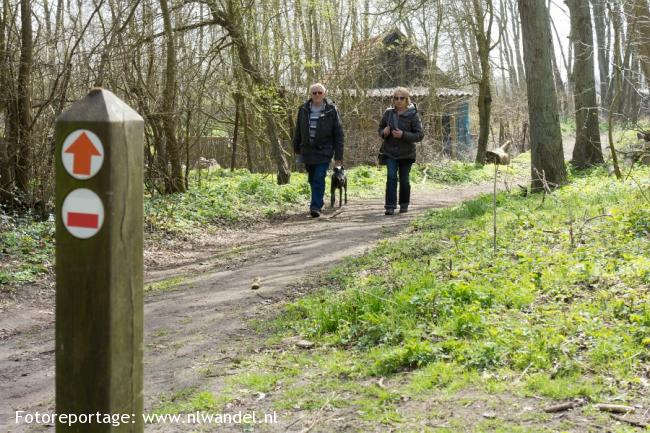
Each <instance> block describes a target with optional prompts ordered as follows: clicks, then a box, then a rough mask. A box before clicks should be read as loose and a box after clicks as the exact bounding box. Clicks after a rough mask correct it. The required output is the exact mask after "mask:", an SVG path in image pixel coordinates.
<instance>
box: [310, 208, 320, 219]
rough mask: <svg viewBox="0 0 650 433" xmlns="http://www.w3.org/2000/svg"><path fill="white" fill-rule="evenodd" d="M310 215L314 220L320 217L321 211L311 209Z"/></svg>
mask: <svg viewBox="0 0 650 433" xmlns="http://www.w3.org/2000/svg"><path fill="white" fill-rule="evenodd" d="M309 215H311V216H312V218H318V217H319V216H320V210H318V209H311V210H310V211H309Z"/></svg>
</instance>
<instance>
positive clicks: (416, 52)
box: [325, 29, 453, 88]
mask: <svg viewBox="0 0 650 433" xmlns="http://www.w3.org/2000/svg"><path fill="white" fill-rule="evenodd" d="M325 81H326V82H329V83H344V82H351V81H356V82H358V84H359V85H361V86H364V87H367V88H384V87H386V88H387V87H391V86H397V85H402V86H419V85H423V84H425V83H426V82H429V81H435V82H436V83H437V84H438V85H441V86H451V85H453V82H452V80H451V79H450V78H449V77H448V76H447V75H446V74H445V73H444V72H443V71H442V70H441V69H440V68H438V67H437V66H435V65H429V62H428V60H427V56H426V54H425V53H424V52H423V51H422V50H421V49H420V48H419V47H418V46H417V45H415V44H414V43H413V42H412V41H411V40H410V39H409V38H408V37H406V36H405V35H404V34H403V33H402V32H401V31H400V30H398V29H392V30H390V31H388V32H386V33H384V34H381V35H378V36H375V37H373V38H369V39H366V40H363V41H359V42H357V43H355V44H354V45H353V46H352V48H351V49H350V51H349V52H348V53H347V55H345V56H344V57H343V58H342V59H341V61H340V62H339V64H338V66H337V67H336V68H335V69H334V70H332V71H331V72H330V73H329V74H328V75H327V76H326V78H325Z"/></svg>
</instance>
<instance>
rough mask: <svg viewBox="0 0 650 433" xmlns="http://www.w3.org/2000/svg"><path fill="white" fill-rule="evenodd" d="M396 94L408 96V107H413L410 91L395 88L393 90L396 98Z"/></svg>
mask: <svg viewBox="0 0 650 433" xmlns="http://www.w3.org/2000/svg"><path fill="white" fill-rule="evenodd" d="M396 93H401V94H402V96H406V106H407V107H408V106H409V105H411V92H409V89H407V88H406V87H395V89H394V90H393V96H395V94H396Z"/></svg>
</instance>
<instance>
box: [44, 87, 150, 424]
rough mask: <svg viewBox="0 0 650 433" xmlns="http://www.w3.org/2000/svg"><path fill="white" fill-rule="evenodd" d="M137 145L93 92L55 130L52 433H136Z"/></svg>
mask: <svg viewBox="0 0 650 433" xmlns="http://www.w3.org/2000/svg"><path fill="white" fill-rule="evenodd" d="M143 135H144V122H143V120H142V117H140V115H139V114H138V113H136V112H135V111H134V110H133V109H132V108H130V107H129V106H128V105H126V104H125V103H124V102H123V101H122V100H121V99H119V98H118V97H117V96H115V95H114V94H113V93H111V92H109V91H108V90H104V89H100V88H97V89H93V90H92V91H91V92H90V93H89V94H88V96H86V97H85V98H83V99H81V100H80V101H78V102H76V103H75V104H73V105H72V106H71V107H70V109H69V110H68V111H66V112H65V113H63V114H61V116H59V118H58V119H57V121H56V131H55V139H56V412H57V414H59V418H58V419H57V421H58V422H57V426H56V431H57V432H93V433H94V432H108V431H109V430H110V431H111V432H112V431H120V432H142V431H143V422H142V415H141V414H142V404H143V403H142V385H143V372H142V353H143V343H142V342H143V317H142V316H143V299H142V292H143V288H142V284H143V255H142V238H143V159H144V158H143V154H144V153H143ZM98 412H99V414H100V415H112V416H117V415H114V414H120V415H122V416H123V418H122V419H121V423H120V425H119V426H118V427H116V426H114V425H111V423H110V422H108V423H107V422H106V418H105V417H104V418H101V419H98V418H99V416H98ZM62 414H66V415H69V414H75V415H76V416H77V417H78V418H77V422H76V423H72V422H71V421H72V419H73V417H69V418H68V417H66V418H65V422H64V421H63V420H62V419H61V415H62ZM91 415H92V418H91V417H90V416H91ZM84 418H85V419H86V421H88V422H87V423H83V419H84Z"/></svg>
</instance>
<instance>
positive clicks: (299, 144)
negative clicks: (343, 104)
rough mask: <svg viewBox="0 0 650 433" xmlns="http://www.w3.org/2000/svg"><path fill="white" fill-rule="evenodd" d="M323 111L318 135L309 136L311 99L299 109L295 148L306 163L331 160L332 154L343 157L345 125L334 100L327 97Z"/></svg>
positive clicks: (335, 157) (319, 162)
mask: <svg viewBox="0 0 650 433" xmlns="http://www.w3.org/2000/svg"><path fill="white" fill-rule="evenodd" d="M323 104H325V106H324V107H323V111H321V112H320V117H319V119H318V126H317V127H316V137H315V138H314V140H313V141H312V140H310V138H309V114H310V107H311V99H310V100H309V101H307V102H305V103H304V104H303V105H302V106H301V107H300V109H298V120H297V121H296V130H295V131H294V134H293V150H294V152H296V155H302V158H303V161H304V163H305V164H322V163H325V162H330V161H331V159H332V156H334V159H335V160H337V161H340V160H342V159H343V126H342V125H341V118H340V116H339V112H338V109H337V108H336V105H335V104H334V102H333V101H332V100H330V99H327V98H325V99H324V100H323Z"/></svg>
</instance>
